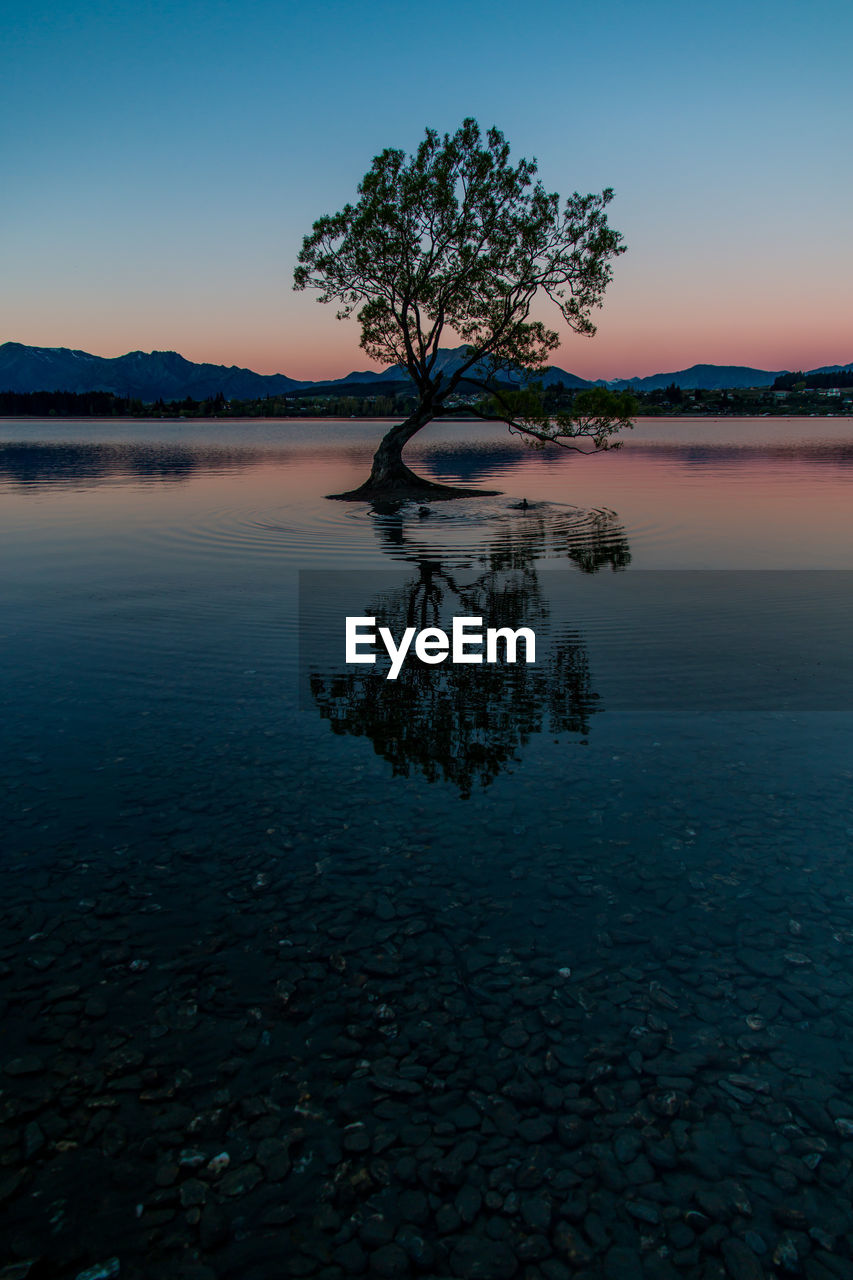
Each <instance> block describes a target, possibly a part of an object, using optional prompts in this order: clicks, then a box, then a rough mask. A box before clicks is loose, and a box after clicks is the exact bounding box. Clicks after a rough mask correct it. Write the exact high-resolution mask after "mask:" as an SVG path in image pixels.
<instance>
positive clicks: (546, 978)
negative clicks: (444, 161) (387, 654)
mask: <svg viewBox="0 0 853 1280" xmlns="http://www.w3.org/2000/svg"><path fill="white" fill-rule="evenodd" d="M376 436H377V424H375V423H360V422H339V421H328V422H326V421H317V420H313V421H303V422H295V423H289V422H281V421H275V422H258V421H250V422H227V423H225V422H216V423H209V424H208V423H205V424H200V423H194V422H180V423H164V422H152V423H141V422H131V423H112V422H109V423H106V422H85V423H69V422H59V421H57V420H51V421H45V422H35V421H32V420H29V421H20V422H14V421H5V422H4V423H3V424H2V428H1V429H0V545H2V552H0V554H1V555H2V569H0V573H2V593H3V602H4V609H3V618H2V622H0V641H2V652H3V666H2V676H0V680H2V703H3V729H2V735H3V754H2V766H1V767H2V775H1V776H0V783H2V787H3V795H4V797H5V804H4V856H3V870H2V876H3V895H2V900H0V901H2V906H0V911H2V916H3V934H2V939H3V940H2V951H0V962H2V966H3V969H2V973H3V978H2V982H3V996H4V998H5V999H6V1001H7V1002H8V1003H7V1007H6V1012H5V1017H4V1047H3V1063H4V1064H5V1070H6V1076H5V1077H4V1085H3V1088H4V1102H5V1106H6V1119H7V1121H8V1123H7V1125H6V1133H7V1138H6V1139H5V1141H6V1144H7V1145H6V1146H5V1147H4V1156H3V1161H4V1165H5V1173H4V1174H3V1179H0V1182H2V1187H0V1190H2V1195H3V1204H2V1209H3V1212H4V1214H5V1217H4V1220H3V1230H4V1232H5V1238H6V1240H7V1242H8V1243H7V1248H6V1253H7V1254H8V1256H9V1259H10V1261H11V1260H18V1259H40V1260H41V1261H39V1262H38V1263H37V1264H35V1269H34V1270H33V1272H32V1274H33V1276H34V1277H35V1276H36V1275H57V1276H63V1277H64V1276H66V1275H68V1276H76V1275H77V1274H78V1273H79V1272H80V1271H82V1270H84V1269H85V1268H86V1267H88V1266H92V1265H95V1264H98V1263H103V1262H106V1261H108V1260H109V1259H110V1258H112V1257H113V1256H117V1257H119V1258H120V1262H121V1274H122V1275H123V1276H124V1275H129V1276H148V1275H153V1274H175V1275H178V1274H184V1273H186V1274H187V1275H190V1274H193V1275H197V1276H198V1277H201V1276H203V1275H211V1274H212V1275H214V1276H220V1275H221V1276H232V1275H233V1276H238V1275H239V1276H241V1277H245V1276H247V1275H248V1276H255V1275H256V1276H258V1277H261V1276H263V1277H266V1276H268V1275H269V1274H270V1260H271V1259H284V1260H285V1262H284V1263H283V1265H285V1268H286V1269H285V1271H284V1274H292V1275H318V1276H319V1275H323V1276H328V1277H332V1276H335V1277H340V1276H343V1275H349V1274H358V1273H359V1269H360V1268H367V1267H369V1268H370V1269H371V1270H372V1272H373V1273H375V1274H379V1275H398V1274H399V1275H407V1274H410V1273H411V1274H435V1275H458V1276H464V1275H474V1274H487V1275H495V1276H497V1275H503V1274H506V1275H507V1276H509V1275H513V1274H518V1275H522V1274H523V1275H525V1276H526V1277H529V1280H533V1278H534V1277H537V1276H544V1277H549V1278H550V1277H559V1276H563V1275H569V1274H576V1273H577V1272H578V1270H580V1271H582V1272H584V1273H585V1274H588V1275H590V1276H592V1275H599V1274H602V1273H603V1272H602V1269H603V1268H605V1267H606V1268H608V1270H607V1272H606V1274H608V1275H610V1274H613V1275H619V1276H622V1275H624V1276H625V1277H630V1276H633V1275H643V1276H667V1275H671V1274H682V1275H689V1276H692V1275H696V1276H702V1275H704V1274H706V1272H705V1267H706V1265H716V1264H717V1263H718V1261H719V1259H720V1258H722V1259H723V1263H724V1265H725V1266H726V1267H727V1268H728V1272H729V1274H731V1275H733V1276H738V1275H749V1274H760V1273H761V1269H762V1268H763V1269H764V1270H765V1271H766V1273H767V1274H776V1273H777V1272H778V1270H779V1269H780V1268H782V1269H783V1270H784V1268H785V1267H788V1268H789V1270H792V1269H793V1270H795V1268H796V1267H801V1268H802V1267H805V1268H806V1274H807V1275H810V1276H811V1275H813V1276H814V1277H816V1278H818V1280H819V1278H820V1277H821V1276H823V1275H826V1274H830V1275H836V1276H844V1275H848V1274H853V1270H851V1269H853V1262H851V1257H850V1252H849V1246H848V1242H847V1240H848V1234H849V1231H850V1229H851V1226H853V1222H851V1214H850V1208H849V1205H850V1201H851V1196H853V1175H852V1174H851V1170H853V1099H851V1096H850V1086H851V1071H853V1067H851V1065H850V1064H851V1062H853V1055H851V1049H853V1015H851V1012H850V1009H851V1003H850V996H851V994H853V973H851V962H850V950H851V944H853V872H851V869H850V853H851V843H853V817H851V813H850V805H849V794H850V782H851V777H853V756H851V727H852V722H853V714H852V713H853V697H851V664H850V661H849V657H848V637H849V634H850V623H851V620H853V619H852V618H851V612H853V593H851V591H850V581H851V579H850V576H849V575H850V571H851V570H853V536H851V535H853V516H851V479H852V478H853V431H851V423H850V421H849V420H847V419H841V418H839V419H804V420H779V419H755V420H735V419H725V420H721V421H720V422H713V421H709V420H704V419H684V420H672V419H667V420H647V421H646V422H643V423H641V424H638V427H637V429H636V430H635V432H634V433H633V434H632V435H631V436H630V437H629V438H628V439H627V440H626V443H625V447H624V448H623V449H622V450H621V451H619V452H616V453H611V454H607V455H603V456H599V457H593V458H578V457H576V455H574V454H568V455H564V454H558V453H555V454H554V455H551V454H547V455H546V454H531V453H529V452H527V451H526V450H525V448H524V446H523V445H522V444H521V443H520V442H519V441H517V440H514V439H513V438H511V437H509V436H508V435H506V434H503V433H501V432H500V431H498V430H496V429H494V428H491V427H487V426H483V425H480V424H476V425H474V424H449V423H447V424H442V425H441V426H440V427H436V428H435V429H430V431H429V432H428V433H425V435H424V440H423V443H422V444H420V445H418V446H417V447H415V448H412V449H411V450H410V452H411V454H412V458H413V461H414V463H415V465H416V466H417V467H418V468H419V469H421V470H423V471H424V473H426V474H430V475H432V476H433V477H435V478H437V479H440V480H443V481H446V482H453V481H459V482H464V483H466V484H472V483H475V484H478V485H482V487H483V488H493V489H500V490H501V491H502V495H501V496H500V497H498V498H484V499H469V500H465V501H464V502H459V503H449V504H433V505H431V507H430V510H429V514H427V515H419V513H418V510H417V508H416V507H414V506H407V505H404V506H403V507H401V508H398V509H395V510H382V511H376V510H371V509H369V508H368V507H367V506H366V505H362V504H341V503H333V502H328V501H326V500H325V499H324V495H325V494H327V493H330V492H336V491H340V490H344V489H347V488H350V487H352V486H353V485H354V484H356V483H357V482H358V481H359V480H360V479H362V478H363V475H364V472H365V469H366V467H367V466H368V465H369V459H370V455H371V452H372V447H373V445H374V443H375V440H376ZM521 499H526V500H527V503H528V509H527V510H519V509H518V506H517V504H518V503H519V501H520V500H521ZM329 573H333V574H334V575H336V580H335V582H334V583H332V580H331V579H328V578H327V579H325V582H326V587H325V588H322V589H319V590H318V587H317V584H318V583H320V584H322V582H323V581H324V579H323V578H322V577H318V576H317V575H322V574H329ZM300 574H302V578H303V610H302V611H303V622H304V615H305V614H306V612H307V613H308V614H310V616H311V618H310V626H308V627H307V629H306V627H305V626H303V634H302V641H303V645H302V650H303V651H302V655H301V662H300V655H299V607H298V606H299V578H300ZM306 584H307V585H306ZM330 584H331V585H330ZM306 593H307V594H306ZM345 602H347V607H353V608H358V610H359V611H361V610H365V611H371V610H373V609H374V608H375V609H376V610H377V611H380V610H386V611H388V616H389V617H401V616H403V614H405V612H406V610H408V609H411V608H416V609H421V610H426V611H427V612H429V611H430V610H432V611H438V612H439V613H440V612H441V611H442V610H443V611H444V613H445V615H446V614H447V613H448V611H449V612H451V613H452V612H454V611H455V612H459V611H460V608H461V607H462V606H464V608H465V610H466V611H468V610H481V609H482V610H483V611H485V612H491V613H494V615H495V616H496V617H499V618H501V619H502V620H505V621H507V622H512V623H513V625H521V622H522V621H524V620H525V619H526V620H528V621H530V620H532V619H535V624H536V626H537V634H541V636H542V643H543V649H542V653H543V661H542V662H541V663H538V664H537V666H536V668H535V669H530V670H527V669H524V668H521V667H519V668H516V669H513V670H509V669H507V668H502V669H499V670H496V671H494V672H491V673H488V678H487V679H481V678H480V673H474V674H473V675H471V673H469V672H466V671H462V672H461V674H460V669H456V670H451V669H450V668H446V669H442V670H441V671H440V672H439V673H437V675H434V676H431V677H430V679H429V680H425V679H424V677H423V672H418V671H412V672H411V673H409V674H408V675H407V677H406V679H404V680H403V681H401V682H399V683H398V685H397V687H396V688H395V689H394V690H393V691H392V690H391V688H390V687H389V685H388V682H384V681H383V680H381V679H380V680H378V681H377V680H373V681H371V680H367V679H365V678H362V677H361V676H360V675H358V676H357V677H354V676H353V675H352V672H347V671H345V670H342V669H341V665H340V662H339V659H338V657H336V654H335V652H334V646H333V645H332V647H331V648H330V647H329V646H330V643H331V642H330V641H329V640H328V637H329V636H330V635H332V633H333V632H334V627H335V623H336V619H337V618H338V617H339V614H340V608H341V607H343V605H344V603H345ZM426 616H427V614H426V613H425V614H424V617H426ZM430 616H432V615H430ZM435 616H438V613H436V614H435ZM324 636H325V637H326V638H325V639H324ZM182 1153H183V1154H182ZM222 1153H227V1156H228V1161H227V1167H223V1166H224V1165H226V1162H225V1161H220V1162H219V1163H218V1164H217V1163H216V1159H215V1158H216V1157H218V1156H220V1155H221V1154H222ZM211 1159H214V1164H213V1165H212V1166H211V1165H210V1161H211ZM744 1250H745V1251H746V1253H744V1252H743V1251H744ZM774 1258H775V1260H774ZM276 1265H278V1263H276ZM739 1266H740V1268H741V1270H740V1271H738V1269H737V1268H738V1267H739ZM749 1266H753V1271H752V1272H750V1271H749V1270H746V1269H744V1268H748V1267H749ZM755 1266H757V1267H758V1268H759V1271H758V1272H756V1271H754V1267H755ZM39 1267H40V1268H41V1270H38V1268H39ZM181 1268H182V1269H183V1270H181ZM477 1268H479V1270H477ZM821 1268H823V1270H821ZM584 1269H585V1271H584Z"/></svg>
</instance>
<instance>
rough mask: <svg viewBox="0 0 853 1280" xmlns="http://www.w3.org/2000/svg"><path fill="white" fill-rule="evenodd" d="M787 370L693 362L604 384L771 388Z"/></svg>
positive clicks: (620, 387)
mask: <svg viewBox="0 0 853 1280" xmlns="http://www.w3.org/2000/svg"><path fill="white" fill-rule="evenodd" d="M787 372H788V370H787V369H776V370H775V371H774V370H771V369H751V368H749V367H748V366H747V365H741V364H694V365H691V366H690V368H689V369H679V370H678V371H677V372H676V373H653V374H651V375H650V376H649V377H647V378H616V379H613V380H612V381H610V382H608V383H606V385H607V386H608V387H612V388H613V389H614V390H617V391H621V390H624V389H626V388H629V387H630V388H632V389H634V390H636V391H658V390H660V389H661V388H662V387H669V386H671V385H672V383H673V382H674V383H675V385H676V386H677V387H681V388H682V390H683V391H698V390H700V389H701V390H702V391H722V390H724V389H726V388H731V389H734V388H737V387H772V386H773V383H774V382H775V381H776V379H777V378H778V377H779V375H780V374H781V373H787Z"/></svg>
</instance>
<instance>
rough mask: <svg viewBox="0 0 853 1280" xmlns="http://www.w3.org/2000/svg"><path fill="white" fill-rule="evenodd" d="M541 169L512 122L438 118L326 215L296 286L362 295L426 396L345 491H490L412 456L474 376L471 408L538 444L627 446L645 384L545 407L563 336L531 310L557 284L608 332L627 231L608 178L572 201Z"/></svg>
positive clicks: (382, 352) (370, 321)
mask: <svg viewBox="0 0 853 1280" xmlns="http://www.w3.org/2000/svg"><path fill="white" fill-rule="evenodd" d="M535 174H536V163H535V161H531V160H519V162H518V163H517V164H515V165H514V164H512V163H511V162H510V158H509V144H508V143H507V142H506V141H505V139H504V136H503V134H502V133H500V132H499V130H497V129H489V131H488V133H487V134H486V137H485V141H484V140H483V137H482V135H481V132H480V128H479V126H478V124H477V122H476V120H473V119H467V120H465V121H464V122H463V124H462V127H461V128H460V129H458V130H457V132H456V133H455V134H453V135H452V136H451V135H450V134H445V135H444V137H443V138H441V137H439V135H438V133H436V132H435V130H433V129H427V131H426V136H425V138H424V140H423V142H422V143H421V144H420V146H419V147H418V150H417V152H416V153H415V154H414V155H413V156H411V157H407V156H406V155H405V153H404V152H403V151H399V150H394V149H390V148H389V149H387V150H385V151H383V152H382V154H381V155H379V156H377V157H376V158H375V160H374V161H373V164H372V165H371V167H370V170H369V171H368V173H367V174H365V176H364V178H363V179H362V181H361V183H360V184H359V188H358V194H359V199H358V202H357V203H356V204H348V205H345V206H344V208H343V209H342V210H341V211H340V213H336V214H333V215H332V216H330V217H329V216H326V217H322V218H320V219H319V220H318V221H317V222H315V223H314V228H313V230H312V232H311V234H310V235H309V236H306V237H305V240H304V241H303V245H302V249H301V251H300V254H299V265H298V266H297V268H296V271H295V273H294V287H295V288H296V289H306V288H314V289H318V290H319V291H320V298H319V301H321V302H336V303H338V307H339V309H338V313H337V315H338V319H341V320H342V319H346V318H348V317H349V316H351V315H352V314H353V312H354V311H356V309H357V308H358V312H357V318H358V320H359V321H360V323H361V330H362V333H361V346H362V347H363V349H364V350H365V351H366V353H367V354H368V356H370V358H371V359H373V360H377V361H381V362H383V363H385V364H391V365H399V366H401V367H402V368H403V369H405V370H406V371H407V372H408V374H409V377H410V378H411V380H412V382H413V383H414V386H415V389H416V392H417V397H418V402H417V406H416V408H415V410H414V412H413V413H412V414H411V415H410V416H409V417H408V418H407V419H406V421H405V422H401V423H400V424H399V425H398V426H394V427H392V428H391V430H390V431H389V432H388V433H387V435H386V436H385V437H384V439H383V440H382V441H381V443H380V445H379V448H378V449H377V451H376V454H375V456H374V459H373V469H372V471H371V474H370V478H369V479H368V480H367V481H366V482H365V484H363V485H362V486H361V487H360V488H358V489H355V490H353V491H352V492H351V493H345V494H340V495H338V496H340V497H342V498H352V499H362V498H368V499H369V498H376V497H381V498H389V497H415V498H420V497H433V498H436V497H458V496H461V495H464V494H467V493H471V492H481V491H472V490H462V489H458V488H451V487H448V486H446V485H437V484H432V483H431V482H429V481H427V480H424V479H422V478H421V477H419V476H417V475H415V473H414V472H413V471H410V470H409V468H408V467H407V466H406V464H405V463H404V462H403V456H402V455H403V448H404V447H405V445H406V444H407V443H408V442H409V440H411V439H412V437H413V436H414V435H416V434H417V432H418V431H420V430H422V429H423V427H425V426H426V425H427V423H428V422H431V421H432V420H433V419H434V418H439V417H442V416H446V415H448V414H449V413H451V412H453V411H454V410H455V411H457V412H458V408H459V396H460V392H466V391H467V392H468V393H469V394H470V392H471V389H472V388H473V389H475V392H474V393H475V394H477V393H479V397H480V398H479V400H478V402H477V403H476V404H474V405H470V404H469V405H468V406H467V407H468V408H469V409H471V410H472V411H473V412H475V413H476V414H477V415H478V416H480V417H488V418H498V419H499V420H501V421H503V422H505V423H506V424H507V425H508V427H509V429H510V431H513V432H517V433H519V434H520V435H522V436H523V437H524V439H525V440H526V441H527V442H528V443H530V444H532V445H533V446H534V447H539V448H542V447H544V446H545V445H548V444H555V445H562V446H563V447H566V448H573V449H576V450H577V451H578V452H595V451H597V450H601V449H607V448H616V447H618V444H617V443H616V442H614V441H612V436H613V435H614V434H615V433H616V432H618V431H620V430H622V429H623V428H626V427H630V426H631V415H632V413H634V412H636V406H635V404H634V401H633V400H632V398H631V397H630V396H627V395H622V396H618V395H615V394H614V393H612V392H609V391H607V390H605V389H604V388H594V389H592V390H589V391H583V392H580V393H579V394H578V395H576V396H575V399H574V402H573V404H572V410H571V412H570V413H559V414H556V415H553V414H548V413H546V412H545V410H544V408H543V405H542V400H541V396H540V393H539V387H538V386H537V385H536V383H535V378H536V375H537V373H540V372H542V371H543V370H544V369H545V368H547V365H548V356H549V355H550V353H551V352H552V351H554V350H555V348H556V347H558V346H559V343H560V339H559V336H558V334H557V333H555V332H554V331H553V330H551V329H548V328H546V327H545V325H544V324H542V322H541V321H539V320H534V319H531V308H532V307H533V305H534V302H535V300H536V299H537V297H538V296H540V295H541V294H546V295H547V296H548V297H549V298H550V299H551V301H552V302H553V303H555V305H556V306H557V308H558V310H559V311H560V314H561V315H562V317H563V319H564V320H565V321H566V323H567V324H568V325H569V327H570V328H571V329H572V330H573V331H574V332H575V333H579V334H586V335H591V334H593V333H595V325H594V324H593V323H592V320H591V319H590V315H591V313H592V312H593V311H594V310H595V309H596V308H597V307H600V306H601V303H602V300H603V297H604V291H605V289H606V287H607V285H608V283H609V281H610V279H611V277H612V268H611V265H610V262H611V259H612V258H614V257H616V256H617V255H618V254H620V253H623V252H624V245H623V243H622V237H621V235H620V234H619V232H618V231H614V230H613V228H612V227H610V226H608V223H607V214H606V208H607V205H608V204H609V203H610V201H611V199H612V197H613V192H612V191H611V190H610V189H609V188H607V189H605V190H604V191H602V192H601V194H600V195H592V194H590V195H583V196H582V195H578V193H577V192H575V194H574V195H572V196H570V197H569V199H568V200H567V201H566V202H565V204H564V205H562V206H561V202H560V198H559V196H558V195H556V194H549V193H548V192H546V191H545V189H544V187H543V186H542V183H541V182H539V181H535V182H534V176H535ZM449 334H455V335H456V337H457V339H458V340H461V343H462V344H463V345H464V347H465V352H464V354H463V356H462V358H461V360H458V361H456V362H454V363H453V364H451V365H448V364H447V362H446V361H445V360H444V359H442V356H443V353H442V351H441V341H442V338H445V339H446V338H447V337H448V335H449ZM578 441H585V442H586V443H585V444H579V443H578ZM590 445H591V446H592V447H591V448H590V447H589V446H590Z"/></svg>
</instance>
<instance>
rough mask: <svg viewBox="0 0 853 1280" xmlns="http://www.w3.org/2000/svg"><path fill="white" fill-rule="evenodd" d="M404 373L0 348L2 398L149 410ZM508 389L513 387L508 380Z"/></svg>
mask: <svg viewBox="0 0 853 1280" xmlns="http://www.w3.org/2000/svg"><path fill="white" fill-rule="evenodd" d="M465 350H466V348H465V347H452V348H442V349H441V351H439V356H438V363H437V367H438V368H439V369H442V370H446V371H447V372H448V373H452V372H453V371H454V370H455V369H457V368H458V367H459V365H460V364H461V362H462V358H463V356H464V354H465ZM842 371H844V372H848V371H849V372H851V373H853V362H851V363H850V364H846V365H839V364H832V365H823V366H821V368H819V369H809V370H808V373H840V372H842ZM789 372H790V370H788V369H775V370H771V369H752V368H749V367H748V366H744V365H719V364H694V365H692V366H691V367H690V368H689V369H679V370H676V371H675V372H672V373H654V374H651V375H650V376H648V377H645V378H612V379H610V380H607V381H605V380H604V379H601V378H599V379H598V380H596V381H595V382H590V381H589V380H588V379H586V378H579V377H577V375H576V374H573V373H569V372H567V371H566V370H565V369H559V368H557V367H556V366H553V365H552V366H551V368H549V369H548V370H547V371H546V372H545V373H544V374H542V375H541V376H540V379H539V381H541V382H543V383H544V384H545V385H546V386H550V385H553V384H554V383H557V382H562V383H563V384H564V385H565V386H566V387H575V388H579V387H594V386H603V387H609V388H611V389H612V390H614V391H622V390H626V389H628V388H630V389H632V390H637V391H654V390H656V389H658V388H661V387H667V386H670V385H671V384H672V383H675V385H676V386H679V387H682V388H683V389H684V390H686V391H693V390H697V389H699V388H702V389H704V390H709V391H716V390H721V389H723V388H738V387H769V386H772V384H773V382H774V381H775V379H776V378H777V377H779V375H780V374H782V373H789ZM405 381H407V374H406V371H405V370H404V369H403V368H401V367H400V366H399V365H394V366H392V367H391V368H389V369H385V370H383V371H382V372H381V373H377V372H376V371H375V370H365V371H362V372H358V371H356V372H353V373H348V374H347V375H346V377H343V378H333V379H330V380H328V381H326V382H301V381H299V380H298V379H296V378H288V377H287V376H286V375H285V374H283V373H272V374H264V373H254V372H253V371H252V370H251V369H240V368H238V367H237V366H236V365H221V364H195V363H194V362H193V361H192V360H186V359H184V357H183V356H181V355H178V353H177V352H176V351H151V352H147V351H129V352H128V353H127V355H124V356H114V357H111V358H107V357H104V356H93V355H90V354H89V352H87V351H74V350H71V349H70V348H69V347H30V346H25V345H24V344H23V343H20V342H5V343H3V344H2V345H0V391H15V392H19V393H22V392H23V393H25V392H28V391H74V392H86V391H111V392H113V393H114V394H115V395H119V396H129V397H132V398H134V399H139V400H143V401H145V402H150V401H154V400H158V399H163V400H183V399H185V398H186V397H187V396H192V398H193V399H194V400H204V399H206V398H208V397H212V396H216V395H218V394H219V392H220V391H221V392H222V394H223V395H224V396H225V398H226V400H231V399H238V400H249V399H256V398H260V397H262V396H266V395H275V396H279V395H284V394H288V393H291V392H293V393H296V392H303V393H304V392H306V391H310V390H312V389H317V390H318V391H319V390H320V389H324V390H325V389H336V388H337V389H340V390H341V391H347V390H352V391H354V390H357V389H358V386H359V384H361V383H371V384H376V383H401V382H405ZM508 381H515V379H514V378H513V377H512V376H511V375H508Z"/></svg>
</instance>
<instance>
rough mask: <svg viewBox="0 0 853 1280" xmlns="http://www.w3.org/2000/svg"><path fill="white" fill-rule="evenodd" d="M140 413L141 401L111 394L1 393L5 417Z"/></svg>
mask: <svg viewBox="0 0 853 1280" xmlns="http://www.w3.org/2000/svg"><path fill="white" fill-rule="evenodd" d="M142 409H143V404H142V401H141V400H134V399H133V398H132V397H130V396H117V395H114V394H113V393H112V391H81V392H75V391H26V392H24V391H0V415H3V416H5V417H38V418H49V417H53V416H54V415H56V416H57V417H60V418H126V417H127V416H128V415H129V414H134V413H139V412H141V411H142Z"/></svg>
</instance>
